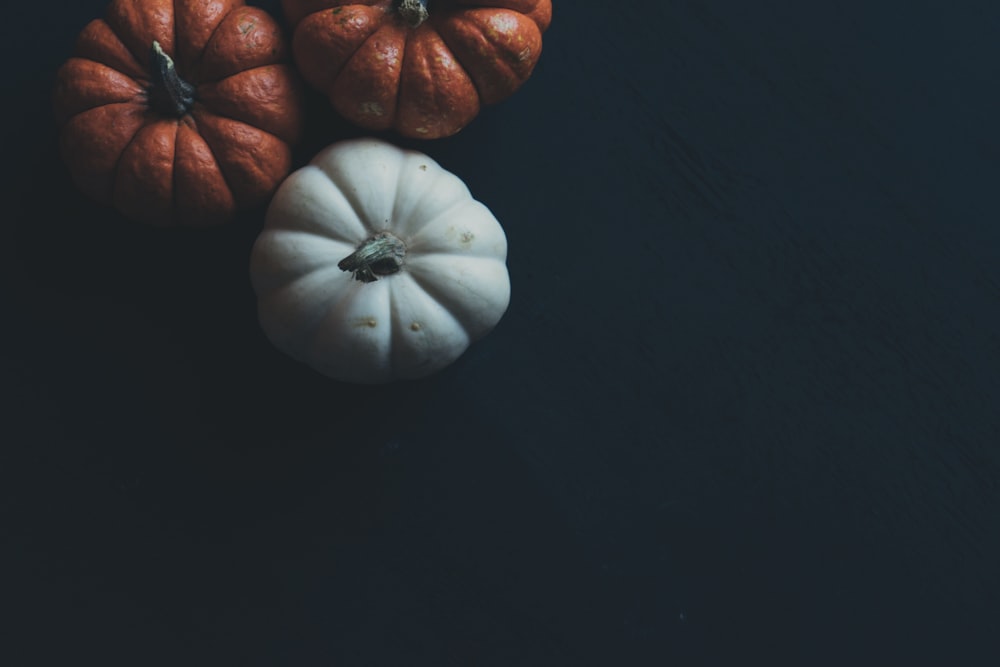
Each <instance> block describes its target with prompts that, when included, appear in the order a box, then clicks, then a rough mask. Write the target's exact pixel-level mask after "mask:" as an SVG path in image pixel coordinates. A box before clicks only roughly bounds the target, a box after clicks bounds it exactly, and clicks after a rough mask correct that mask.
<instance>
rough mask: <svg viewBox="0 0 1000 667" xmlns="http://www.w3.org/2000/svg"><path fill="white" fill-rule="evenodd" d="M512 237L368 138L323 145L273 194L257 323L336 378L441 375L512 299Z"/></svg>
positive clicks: (408, 157) (419, 157)
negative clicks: (509, 271) (509, 259)
mask: <svg viewBox="0 0 1000 667" xmlns="http://www.w3.org/2000/svg"><path fill="white" fill-rule="evenodd" d="M506 258H507V238H506V236H505V235H504V231H503V228H502V227H501V226H500V223H499V222H497V219H496V218H495V217H494V216H493V214H492V213H491V212H490V210H489V209H488V208H487V207H486V206H484V205H483V204H482V203H480V202H478V201H476V200H475V199H473V197H472V195H471V194H470V193H469V189H468V188H467V187H466V186H465V184H464V183H463V182H462V181H461V180H460V179H459V178H458V177H457V176H455V175H454V174H452V173H450V172H448V171H446V170H445V169H443V168H442V167H441V166H440V165H438V164H437V163H436V162H435V161H434V160H432V159H431V158H429V157H427V156H426V155H424V154H422V153H418V152H416V151H408V150H403V149H401V148H398V147H396V146H394V145H392V144H389V143H386V142H384V141H380V140H377V139H372V138H365V139H354V140H349V141H342V142H339V143H335V144H333V145H331V146H328V147H327V148H326V149H324V150H323V151H321V152H320V153H319V154H318V155H317V156H316V157H315V158H313V160H312V161H311V162H310V163H309V164H308V165H307V166H305V167H303V168H301V169H299V170H298V171H295V172H293V173H292V174H291V175H290V176H289V177H288V178H287V179H286V180H285V181H284V182H283V183H282V184H281V186H280V187H279V188H278V191H277V192H276V193H275V196H274V198H273V200H272V201H271V204H270V206H269V208H268V210H267V216H266V220H265V225H264V230H263V231H262V232H261V234H260V236H259V237H258V238H257V241H256V243H255V244H254V248H253V252H252V255H251V264H250V273H251V279H252V282H253V286H254V290H255V291H256V293H257V299H258V317H259V320H260V324H261V327H262V328H263V330H264V332H265V333H266V334H267V336H268V338H269V339H270V340H271V342H272V343H274V345H275V346H276V347H277V348H278V349H280V350H282V351H283V352H285V353H286V354H288V355H290V356H292V357H293V358H295V359H298V360H299V361H302V362H304V363H306V364H308V365H309V366H311V367H313V368H314V369H316V370H318V371H319V372H321V373H323V374H325V375H328V376H330V377H332V378H335V379H337V380H342V381H347V382H358V383H365V384H374V383H381V382H388V381H391V380H395V379H400V378H416V377H421V376H425V375H428V374H430V373H433V372H434V371H437V370H440V369H441V368H443V367H445V366H447V365H448V364H450V363H451V362H453V361H454V360H455V359H457V358H458V357H459V355H461V354H462V352H464V351H465V349H466V348H467V347H468V346H469V344H470V343H471V342H472V341H475V340H476V339H478V338H480V337H482V336H484V335H485V334H486V333H488V332H489V331H490V330H492V329H493V327H494V326H496V324H497V322H498V321H499V320H500V318H501V316H503V314H504V312H505V311H506V310H507V305H508V303H509V301H510V279H509V277H508V274H507V266H506V264H505V262H506Z"/></svg>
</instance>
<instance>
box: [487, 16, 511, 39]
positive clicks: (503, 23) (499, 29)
mask: <svg viewBox="0 0 1000 667" xmlns="http://www.w3.org/2000/svg"><path fill="white" fill-rule="evenodd" d="M490 28H491V29H492V31H494V32H495V33H499V34H501V35H503V34H509V33H512V32H516V31H517V19H516V18H514V17H513V16H511V15H510V14H499V13H497V14H494V15H493V16H491V17H490ZM490 36H491V37H495V36H496V34H494V35H490Z"/></svg>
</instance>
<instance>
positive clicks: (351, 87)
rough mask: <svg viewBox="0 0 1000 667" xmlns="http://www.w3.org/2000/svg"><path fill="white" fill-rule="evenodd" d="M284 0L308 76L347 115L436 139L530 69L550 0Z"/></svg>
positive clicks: (507, 91) (505, 92)
mask: <svg viewBox="0 0 1000 667" xmlns="http://www.w3.org/2000/svg"><path fill="white" fill-rule="evenodd" d="M402 4H409V5H411V6H412V5H414V4H416V0H409V2H407V3H404V2H403V1H402V0H365V1H361V2H359V1H358V0H282V6H283V9H284V11H285V14H286V16H287V18H288V21H289V24H290V25H291V26H292V27H293V36H292V51H293V56H294V58H295V62H296V64H297V65H298V67H299V71H300V72H301V73H302V76H303V78H304V79H305V80H306V82H308V83H309V84H310V85H311V86H313V87H315V88H316V89H317V90H319V91H321V92H323V93H324V94H325V95H327V97H328V98H329V99H330V102H331V104H332V105H333V107H334V109H336V110H337V112H338V113H340V114H341V115H342V116H344V117H345V118H346V119H348V120H349V121H351V122H352V123H355V124H356V125H360V126H361V127H364V128H367V129H370V130H390V129H391V130H395V131H396V132H398V133H399V134H401V135H403V136H407V137H413V138H423V139H436V138H440V137H446V136H449V135H452V134H454V133H456V132H458V131H459V130H461V129H462V128H463V127H465V126H466V125H467V124H468V123H469V122H470V121H471V120H472V119H473V118H475V116H476V115H477V114H478V113H479V110H480V108H481V107H482V106H484V105H489V104H494V103H496V102H499V101H501V100H503V99H505V98H506V97H508V96H509V95H511V94H512V93H514V91H516V90H517V89H518V88H520V86H521V85H522V84H523V83H524V82H525V81H526V80H527V79H528V77H529V76H530V75H531V73H532V71H533V70H534V68H535V64H536V63H537V62H538V57H539V56H540V55H541V51H542V33H543V32H544V31H545V30H546V28H548V26H549V23H550V22H551V20H552V2H551V0H427V3H426V5H427V17H426V19H425V20H423V21H422V22H421V23H420V24H419V25H417V26H414V25H413V22H412V21H410V20H408V16H407V15H406V13H405V10H404V11H401V9H400V7H401V5H402Z"/></svg>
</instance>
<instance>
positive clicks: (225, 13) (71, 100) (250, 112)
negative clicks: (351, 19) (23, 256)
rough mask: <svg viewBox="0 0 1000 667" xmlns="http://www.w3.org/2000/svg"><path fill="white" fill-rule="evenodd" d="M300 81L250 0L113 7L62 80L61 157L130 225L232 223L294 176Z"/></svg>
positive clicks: (154, 1) (124, 1)
mask: <svg viewBox="0 0 1000 667" xmlns="http://www.w3.org/2000/svg"><path fill="white" fill-rule="evenodd" d="M297 77H298V75H297V73H296V72H295V70H294V67H293V66H292V65H291V63H290V58H289V55H288V49H287V46H286V43H285V41H284V38H283V36H282V33H281V31H280V29H279V26H278V25H277V23H276V21H275V20H274V19H273V18H272V17H271V16H270V15H268V14H267V13H265V12H264V11H263V10H261V9H258V8H256V7H248V6H245V5H244V4H243V0H113V1H112V2H111V4H110V6H109V7H108V10H107V13H106V14H105V17H104V18H103V19H96V20H94V21H92V22H91V23H90V24H88V25H87V26H86V27H85V28H84V30H83V31H82V33H81V34H80V36H79V38H78V40H77V43H76V49H75V51H74V54H73V56H72V57H71V58H69V60H67V61H66V62H65V63H64V64H63V65H62V67H61V68H60V69H59V71H58V74H57V76H56V84H55V91H54V106H55V114H56V119H57V121H58V122H59V124H60V127H61V130H60V152H61V154H62V157H63V159H64V160H65V162H66V163H67V165H68V166H69V171H70V174H71V176H72V178H73V180H74V181H75V183H76V185H77V186H78V187H79V188H80V189H81V190H82V191H83V192H84V193H85V194H87V195H89V196H90V197H92V198H94V199H96V200H97V201H99V202H102V203H106V204H110V205H113V206H114V207H115V208H117V209H118V210H119V211H120V212H121V213H122V214H123V215H125V216H126V217H128V218H131V219H134V220H138V221H141V222H145V223H149V224H154V225H174V224H178V225H208V224H217V223H221V222H225V221H227V220H229V219H230V218H231V217H232V216H233V215H234V213H235V212H236V211H238V210H240V209H245V208H249V207H253V206H258V205H263V204H265V203H266V201H267V199H268V197H270V195H271V194H272V193H273V192H274V190H275V189H276V188H277V185H278V184H279V183H280V182H281V180H282V179H283V178H284V177H285V176H287V175H288V172H289V171H290V170H291V165H292V155H291V145H292V144H294V143H295V142H296V141H297V139H298V137H299V134H300V127H301V123H302V115H303V109H302V100H301V96H302V90H301V84H300V83H299V80H298V78H297Z"/></svg>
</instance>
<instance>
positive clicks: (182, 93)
mask: <svg viewBox="0 0 1000 667" xmlns="http://www.w3.org/2000/svg"><path fill="white" fill-rule="evenodd" d="M150 60H151V62H150V70H151V71H152V79H153V85H152V86H151V87H150V89H149V98H150V102H151V104H152V105H153V108H154V109H156V110H157V111H159V112H160V113H162V114H163V115H165V116H177V117H178V118H180V117H181V116H183V115H185V114H186V113H187V112H188V111H190V110H191V107H192V106H193V105H194V90H195V89H194V86H192V85H191V84H190V83H188V82H187V81H185V80H184V79H182V78H181V77H180V76H179V75H178V74H177V68H176V67H174V61H173V59H172V58H171V57H170V56H168V55H167V54H166V53H165V52H164V51H163V49H162V48H161V47H160V43H159V42H157V41H154V42H153V49H152V52H151V55H150Z"/></svg>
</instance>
